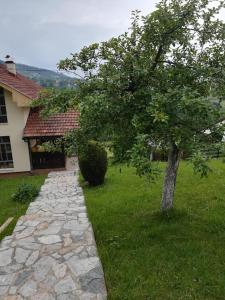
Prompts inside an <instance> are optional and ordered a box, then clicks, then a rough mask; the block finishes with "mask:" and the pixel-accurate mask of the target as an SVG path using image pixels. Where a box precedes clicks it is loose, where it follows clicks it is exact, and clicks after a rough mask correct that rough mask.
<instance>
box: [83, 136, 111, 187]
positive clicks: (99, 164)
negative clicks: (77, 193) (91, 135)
mask: <svg viewBox="0 0 225 300" xmlns="http://www.w3.org/2000/svg"><path fill="white" fill-rule="evenodd" d="M78 162H79V167H80V171H81V174H82V176H83V177H84V179H85V180H86V181H87V182H88V183H89V184H90V185H93V186H97V185H100V184H102V183H103V182H104V179H105V174H106V171H107V165H108V163H107V152H106V150H105V149H104V148H103V146H102V145H101V144H99V143H97V142H95V141H89V142H88V143H87V145H85V146H83V147H82V149H80V150H79V155H78Z"/></svg>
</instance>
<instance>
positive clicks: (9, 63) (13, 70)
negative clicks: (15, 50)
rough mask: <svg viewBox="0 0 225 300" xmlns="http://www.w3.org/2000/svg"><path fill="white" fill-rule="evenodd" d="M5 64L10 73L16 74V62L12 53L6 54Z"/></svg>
mask: <svg viewBox="0 0 225 300" xmlns="http://www.w3.org/2000/svg"><path fill="white" fill-rule="evenodd" d="M5 65H6V68H7V70H8V72H9V73H11V74H13V75H16V64H15V63H14V61H13V58H12V57H11V56H10V55H6V57H5Z"/></svg>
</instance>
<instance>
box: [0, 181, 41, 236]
mask: <svg viewBox="0 0 225 300" xmlns="http://www.w3.org/2000/svg"><path fill="white" fill-rule="evenodd" d="M45 177H46V176H40V175H38V176H18V177H15V178H0V225H2V224H3V223H4V222H5V221H6V220H7V219H8V218H9V217H14V219H13V221H12V223H10V225H9V226H8V227H7V228H6V229H5V230H4V231H3V232H2V233H1V234H0V240H1V239H2V238H3V237H4V236H6V235H10V234H11V233H12V231H13V229H14V227H15V225H16V222H17V220H18V218H19V217H20V216H22V215H24V214H25V212H26V210H27V207H28V205H29V203H27V204H21V203H17V202H14V201H12V200H11V195H12V194H13V193H14V192H15V191H16V189H17V187H18V186H19V185H20V184H21V183H24V182H26V183H31V184H33V185H36V186H37V187H40V186H41V185H42V183H43V182H44V179H45Z"/></svg>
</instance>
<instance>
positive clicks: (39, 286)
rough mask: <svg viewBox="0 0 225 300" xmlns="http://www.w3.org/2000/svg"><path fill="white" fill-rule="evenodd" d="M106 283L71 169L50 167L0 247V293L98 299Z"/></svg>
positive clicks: (7, 299)
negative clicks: (63, 170)
mask: <svg viewBox="0 0 225 300" xmlns="http://www.w3.org/2000/svg"><path fill="white" fill-rule="evenodd" d="M106 298H107V297H106V288H105V282H104V275H103V271H102V266H101V263H100V260H99V258H98V255H97V251H96V245H95V239H94V235H93V231H92V226H91V224H90V223H89V221H88V218H87V214H86V207H85V203H84V196H83V192H82V189H81V188H80V187H79V185H78V179H77V175H76V176H74V172H69V171H65V172H52V173H50V174H49V176H48V178H47V179H46V180H45V184H44V185H43V186H42V188H41V191H40V193H39V196H38V197H37V198H36V200H35V202H32V203H31V204H30V206H29V208H28V211H27V213H26V215H25V216H23V217H21V218H20V219H19V220H18V222H17V225H16V227H15V229H14V232H13V234H12V236H9V237H5V238H4V239H3V241H2V243H1V247H0V299H4V300H21V299H32V300H51V299H58V300H70V299H71V300H72V299H74V300H103V299H106Z"/></svg>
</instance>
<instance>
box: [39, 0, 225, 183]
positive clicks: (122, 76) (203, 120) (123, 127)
mask: <svg viewBox="0 0 225 300" xmlns="http://www.w3.org/2000/svg"><path fill="white" fill-rule="evenodd" d="M221 7H224V3H223V1H217V0H214V1H208V0H198V1H196V0H190V1H189V0H162V1H160V2H159V3H158V4H157V6H156V10H155V11H154V12H153V13H151V14H150V15H148V16H146V17H141V16H140V13H139V12H138V11H135V12H133V13H132V19H131V26H130V29H129V30H128V31H127V32H125V33H124V34H122V35H120V36H118V37H113V38H112V39H110V40H108V41H105V42H102V43H99V44H98V43H94V44H92V45H89V46H87V47H84V48H83V49H81V51H80V52H78V53H74V54H71V56H70V57H69V58H66V59H64V60H62V61H60V63H59V68H60V69H62V70H65V71H70V72H76V73H77V74H79V76H81V77H82V80H80V81H77V83H76V89H75V90H73V91H61V92H59V91H55V90H50V91H47V92H46V93H47V94H44V95H41V97H40V99H39V100H38V101H37V102H35V103H36V104H37V105H43V106H44V107H45V110H44V112H43V114H49V113H55V112H62V111H65V110H68V109H70V108H75V109H77V108H78V107H79V110H80V113H81V117H80V126H81V128H82V130H81V131H82V135H80V136H79V138H80V139H81V136H86V138H88V139H95V140H100V141H102V140H105V141H110V142H112V145H113V149H114V154H115V155H116V156H117V157H116V158H117V160H122V159H125V158H126V159H127V157H128V156H127V155H126V153H127V150H131V149H132V150H131V152H129V153H130V154H131V156H130V157H131V162H132V164H133V165H135V166H136V168H137V172H138V174H139V175H144V174H147V176H150V177H151V178H153V177H154V176H155V175H156V173H157V172H156V171H155V169H154V166H153V164H152V162H151V161H150V160H149V151H150V150H149V149H150V148H149V143H148V142H152V143H154V144H156V145H160V147H163V148H165V149H169V147H170V146H171V144H175V145H176V147H177V148H178V149H179V150H180V151H182V150H184V151H188V153H189V154H191V153H193V152H194V150H196V149H200V150H201V149H203V148H204V147H207V146H208V145H209V144H214V143H219V141H218V136H219V135H218V133H219V129H218V126H217V124H219V123H220V122H221V121H223V120H224V119H225V110H224V107H225V105H224V103H225V85H224V82H225V72H224V71H223V70H224V65H225V43H224V39H225V24H224V23H223V22H222V21H220V20H219V19H218V18H217V17H218V13H219V11H220V9H221ZM207 130H209V131H210V134H206V132H207ZM220 132H221V130H220ZM213 134H214V137H213ZM215 137H217V138H215ZM146 139H147V140H148V142H147V141H146ZM74 140H76V139H74ZM195 152H196V151H195ZM194 165H195V166H196V169H198V170H201V172H202V174H206V171H207V168H206V167H201V166H203V164H202V161H201V160H200V158H199V157H196V158H195V164H194Z"/></svg>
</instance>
